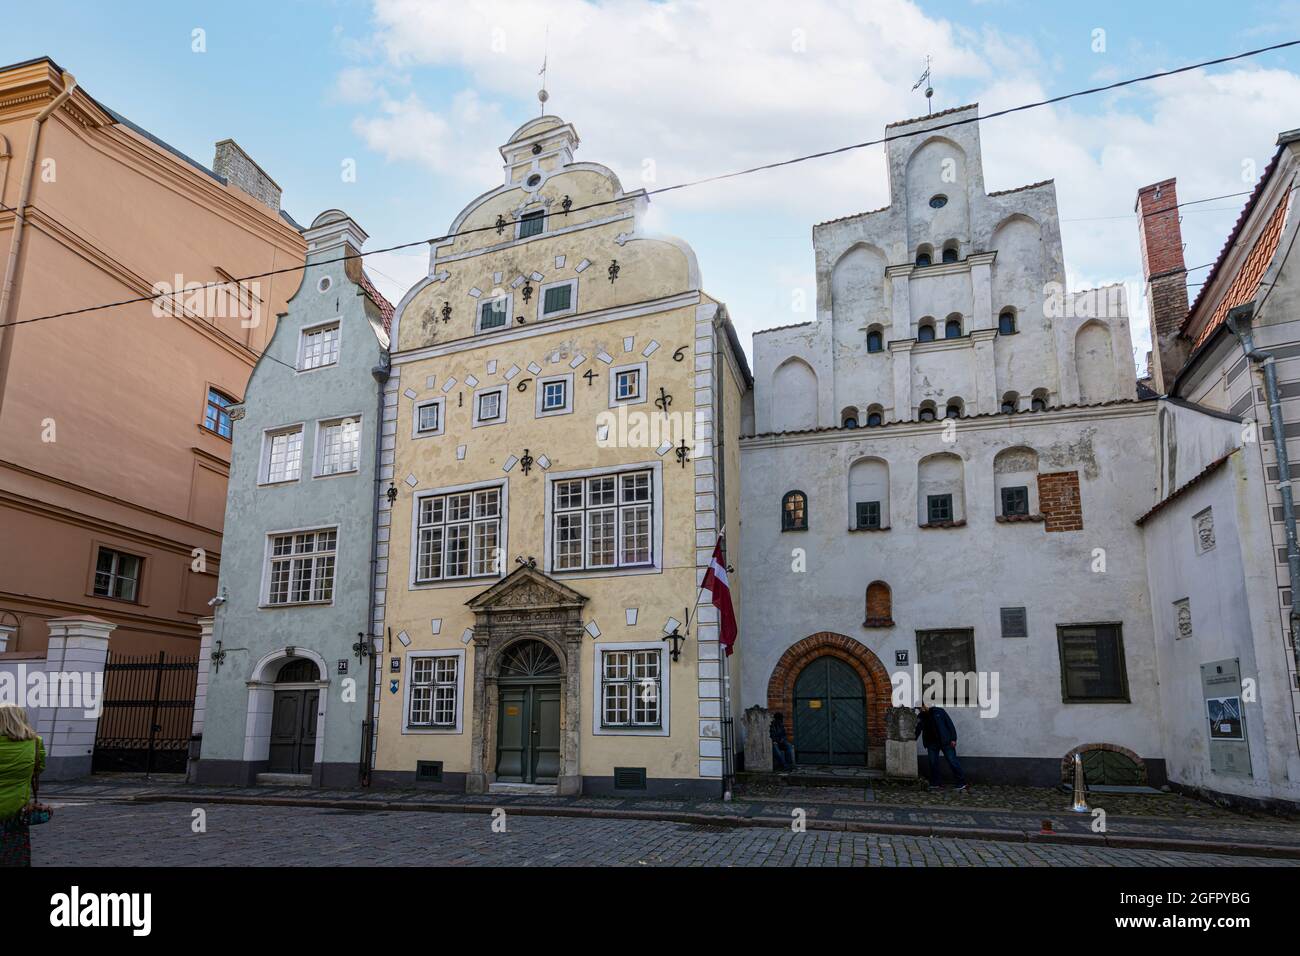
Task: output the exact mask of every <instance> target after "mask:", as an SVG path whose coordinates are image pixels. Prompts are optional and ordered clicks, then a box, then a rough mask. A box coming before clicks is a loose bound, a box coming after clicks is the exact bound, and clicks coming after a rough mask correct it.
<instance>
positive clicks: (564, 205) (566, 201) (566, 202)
mask: <svg viewBox="0 0 1300 956" xmlns="http://www.w3.org/2000/svg"><path fill="white" fill-rule="evenodd" d="M560 208H561V209H563V210H564V214H565V215H566V216H567V215H568V214H569V210H570V209H572V208H573V200H572V199H570V198H569V194H568V193H565V194H564V198H563V199H561V200H560Z"/></svg>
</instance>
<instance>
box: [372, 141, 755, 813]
mask: <svg viewBox="0 0 1300 956" xmlns="http://www.w3.org/2000/svg"><path fill="white" fill-rule="evenodd" d="M577 147H578V137H577V134H576V132H575V131H574V129H573V127H572V126H570V125H568V124H566V123H564V122H563V121H562V120H560V119H559V118H558V117H554V116H542V117H540V118H538V119H534V120H532V121H530V122H528V123H526V124H524V125H523V126H522V127H520V129H518V130H517V131H516V132H515V133H514V134H513V135H512V136H511V137H510V141H509V142H508V143H507V144H506V145H505V146H503V147H501V156H502V159H503V161H504V183H503V185H501V186H498V187H496V188H494V189H492V190H490V191H488V192H486V193H484V194H483V195H481V196H479V197H478V198H477V199H475V200H474V201H473V202H471V203H470V204H469V205H468V206H467V207H466V208H465V209H464V211H462V212H461V214H460V215H459V216H458V217H457V218H456V220H455V221H454V222H453V224H452V226H451V228H450V230H449V231H448V233H449V236H450V238H448V239H445V240H442V241H439V242H435V243H434V245H433V248H432V250H431V254H430V267H429V274H428V276H427V277H426V278H425V279H423V280H422V281H421V282H419V283H417V284H416V285H415V286H414V287H413V288H412V289H411V290H410V291H409V292H408V293H407V294H406V296H405V297H404V298H403V300H402V302H401V303H400V304H399V306H398V308H397V312H396V315H395V317H394V320H393V335H392V338H393V352H392V370H391V377H390V379H389V381H388V383H387V386H386V389H387V391H386V396H385V422H384V448H383V450H382V451H381V455H382V460H381V468H382V470H381V494H380V512H379V522H378V538H379V548H378V553H379V566H378V568H377V575H376V591H377V593H376V599H377V600H376V603H377V607H378V610H377V612H376V619H375V625H376V636H377V637H380V638H382V640H383V647H384V651H383V652H382V653H381V654H379V655H378V656H377V661H376V663H377V673H376V681H377V683H378V688H379V694H378V701H377V720H376V726H377V740H376V745H375V750H374V770H373V774H372V780H373V781H374V782H375V783H376V784H377V785H402V786H407V785H413V784H418V785H428V786H430V787H435V788H443V789H449V790H461V789H464V790H467V791H469V792H485V791H488V790H494V789H495V790H500V789H503V788H504V789H509V788H513V787H520V786H523V787H545V788H550V787H554V788H555V789H556V791H557V792H559V793H581V792H586V793H603V792H613V791H615V790H617V791H620V792H622V791H629V792H648V793H655V794H661V793H682V794H686V793H693V794H703V795H707V794H712V793H716V792H717V791H718V787H719V783H720V781H721V779H722V777H723V776H724V770H725V766H726V760H725V758H724V748H727V749H730V747H728V744H726V743H724V735H725V733H726V730H725V728H724V719H725V718H727V717H728V716H730V700H731V696H732V695H731V688H732V687H733V686H734V685H735V680H737V679H738V675H739V664H738V653H739V652H737V654H734V655H732V656H731V657H727V656H726V655H725V654H724V653H723V651H722V649H721V647H720V644H719V640H718V639H719V634H718V630H719V624H718V614H717V611H716V609H715V608H714V607H713V606H712V605H711V603H710V596H709V594H708V593H707V592H705V593H703V594H701V592H700V582H701V581H702V579H703V577H704V571H705V569H706V568H707V566H708V564H709V561H710V558H711V556H712V553H713V549H714V546H715V544H716V542H717V540H718V536H719V533H720V532H721V531H722V530H723V529H724V527H725V528H726V532H727V533H726V539H727V548H728V550H729V552H730V553H732V554H735V553H736V549H737V548H739V547H740V528H739V490H740V481H739V475H738V473H737V469H738V467H739V450H738V448H739V446H738V436H739V430H740V407H741V400H742V398H743V396H744V394H745V392H746V391H747V390H748V389H749V388H750V386H751V383H752V379H751V377H750V373H749V369H748V367H747V365H746V363H745V359H744V356H743V353H742V352H741V350H740V348H739V345H738V343H737V340H736V336H735V332H734V330H733V329H732V327H731V323H730V321H729V319H728V317H727V314H726V309H725V307H724V306H723V305H722V304H721V303H720V302H718V301H716V300H714V299H712V298H710V297H709V296H707V295H706V294H704V292H703V291H702V290H701V287H700V276H699V268H698V265H697V263H696V259H695V255H694V253H693V252H692V251H691V249H690V248H689V246H687V245H686V244H685V243H684V242H682V241H680V240H677V239H674V238H671V237H661V236H652V235H649V234H647V233H646V232H645V230H644V227H643V219H644V215H645V211H646V207H647V204H648V198H647V197H646V195H645V193H644V191H642V190H637V191H633V192H624V190H623V187H622V185H621V184H620V182H619V180H618V177H617V176H616V175H615V174H614V173H613V172H611V171H610V170H609V169H607V168H605V167H603V166H600V165H597V164H594V163H584V162H577V161H575V160H574V158H573V154H574V152H575V150H576V149H577ZM390 500H391V503H390ZM730 586H731V592H732V600H733V603H734V604H735V605H736V606H737V609H738V608H739V601H740V599H741V586H740V582H739V580H738V577H737V576H736V575H735V574H732V575H731V579H730ZM737 613H739V611H738V610H737ZM674 632H675V633H676V635H677V638H678V639H677V640H674V639H673V636H672V635H673V634H674ZM674 647H677V648H678V650H679V654H678V657H677V659H676V660H674V653H673V649H674Z"/></svg>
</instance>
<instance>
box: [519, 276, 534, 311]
mask: <svg viewBox="0 0 1300 956" xmlns="http://www.w3.org/2000/svg"><path fill="white" fill-rule="evenodd" d="M519 294H520V295H522V296H523V297H524V305H527V304H528V303H529V302H530V301H532V298H533V283H532V281H531V280H530V281H528V282H525V283H524V287H523V288H522V289H520V290H519Z"/></svg>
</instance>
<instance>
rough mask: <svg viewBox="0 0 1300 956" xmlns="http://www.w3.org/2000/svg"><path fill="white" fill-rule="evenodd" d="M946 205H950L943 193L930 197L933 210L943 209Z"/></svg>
mask: <svg viewBox="0 0 1300 956" xmlns="http://www.w3.org/2000/svg"><path fill="white" fill-rule="evenodd" d="M946 205H948V197H947V196H945V195H944V194H943V193H936V194H935V195H933V196H931V197H930V208H931V209H942V208H943V207H944V206H946Z"/></svg>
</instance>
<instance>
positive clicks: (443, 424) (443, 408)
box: [411, 398, 447, 439]
mask: <svg viewBox="0 0 1300 956" xmlns="http://www.w3.org/2000/svg"><path fill="white" fill-rule="evenodd" d="M426 405H437V406H438V427H437V428H432V429H430V430H428V431H420V409H421V408H424V407H425V406H426ZM446 430H447V399H446V398H427V399H424V400H423V401H418V402H415V403H414V404H413V405H412V406H411V438H413V439H414V438H434V437H436V436H438V435H441V434H443V433H444V432H445V431H446Z"/></svg>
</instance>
